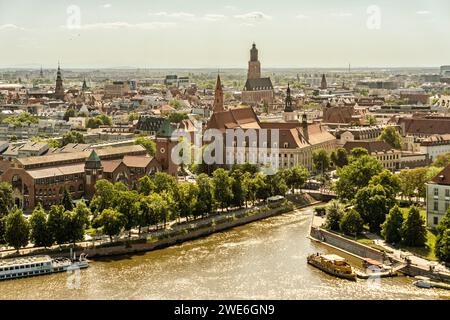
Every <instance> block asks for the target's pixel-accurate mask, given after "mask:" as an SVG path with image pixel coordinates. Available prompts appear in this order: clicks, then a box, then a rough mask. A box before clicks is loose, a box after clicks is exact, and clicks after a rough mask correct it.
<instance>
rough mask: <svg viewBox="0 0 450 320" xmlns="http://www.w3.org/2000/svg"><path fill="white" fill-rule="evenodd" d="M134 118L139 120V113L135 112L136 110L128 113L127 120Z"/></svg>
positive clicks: (130, 120) (133, 119)
mask: <svg viewBox="0 0 450 320" xmlns="http://www.w3.org/2000/svg"><path fill="white" fill-rule="evenodd" d="M135 120H139V114H137V113H136V112H131V113H130V114H129V115H128V122H133V121H135Z"/></svg>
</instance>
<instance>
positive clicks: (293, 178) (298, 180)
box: [284, 165, 309, 193]
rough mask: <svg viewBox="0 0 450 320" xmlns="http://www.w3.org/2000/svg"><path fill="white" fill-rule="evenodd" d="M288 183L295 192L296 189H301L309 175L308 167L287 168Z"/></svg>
mask: <svg viewBox="0 0 450 320" xmlns="http://www.w3.org/2000/svg"><path fill="white" fill-rule="evenodd" d="M284 177H285V181H286V185H287V186H288V187H289V188H290V189H291V191H292V193H295V189H301V188H302V187H303V185H304V184H305V182H306V180H307V179H308V177H309V172H308V169H306V168H305V167H302V166H299V165H298V166H294V167H292V168H290V169H287V170H285V172H284Z"/></svg>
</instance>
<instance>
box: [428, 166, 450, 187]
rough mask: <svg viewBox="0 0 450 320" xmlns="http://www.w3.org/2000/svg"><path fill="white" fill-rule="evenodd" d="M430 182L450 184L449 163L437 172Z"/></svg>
mask: <svg viewBox="0 0 450 320" xmlns="http://www.w3.org/2000/svg"><path fill="white" fill-rule="evenodd" d="M431 182H434V183H436V184H444V185H450V165H448V166H446V167H445V168H444V169H443V170H442V171H441V172H439V173H438V174H437V175H436V176H435V177H434V178H433V179H431Z"/></svg>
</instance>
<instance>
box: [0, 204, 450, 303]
mask: <svg viewBox="0 0 450 320" xmlns="http://www.w3.org/2000/svg"><path fill="white" fill-rule="evenodd" d="M311 214H312V211H311V209H307V210H303V211H298V212H293V213H288V214H284V215H282V216H278V217H273V218H269V219H266V220H263V221H259V222H255V223H252V224H248V225H245V226H242V227H238V228H235V229H232V230H229V231H226V232H222V233H217V234H214V235H211V236H209V237H206V238H202V239H198V240H194V241H191V242H187V243H184V244H181V245H178V246H174V247H170V248H166V249H163V250H158V251H153V252H148V253H145V254H141V255H133V256H127V257H120V258H111V259H102V260H97V261H93V262H91V266H90V267H89V268H88V269H86V270H82V271H81V272H80V278H79V283H78V282H77V281H78V279H77V277H76V276H73V275H72V276H70V275H69V274H65V273H61V274H52V275H48V276H41V277H34V278H27V279H19V280H12V281H4V282H0V298H1V299H449V298H450V294H449V292H447V291H445V290H436V289H430V290H426V289H419V288H416V287H415V286H413V285H412V282H413V279H411V278H407V277H397V278H388V279H381V280H380V282H379V283H377V282H375V283H373V282H367V281H365V280H358V282H356V283H355V282H349V281H347V280H342V279H337V278H334V277H332V276H328V275H327V274H325V273H323V272H322V271H320V270H318V269H315V268H313V267H311V266H309V265H307V264H306V256H307V255H308V254H309V253H312V252H315V251H326V249H325V248H324V247H322V246H321V245H320V244H317V243H314V242H312V241H310V240H309V239H308V238H306V236H307V233H308V229H309V225H310V217H311ZM78 284H79V285H78Z"/></svg>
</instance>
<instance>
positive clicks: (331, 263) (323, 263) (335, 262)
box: [307, 253, 356, 281]
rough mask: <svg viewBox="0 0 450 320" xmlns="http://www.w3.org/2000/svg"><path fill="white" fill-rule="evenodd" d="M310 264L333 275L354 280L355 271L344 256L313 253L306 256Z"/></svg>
mask: <svg viewBox="0 0 450 320" xmlns="http://www.w3.org/2000/svg"><path fill="white" fill-rule="evenodd" d="M307 261H308V263H309V264H310V265H312V266H314V267H316V268H318V269H320V270H322V271H324V272H326V273H328V274H331V275H333V276H336V277H339V278H343V279H347V280H352V281H356V273H355V271H354V270H353V268H352V266H351V265H350V264H348V262H347V261H345V259H344V258H342V257H341V256H338V255H337V254H320V253H315V254H311V255H309V256H308V257H307Z"/></svg>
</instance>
